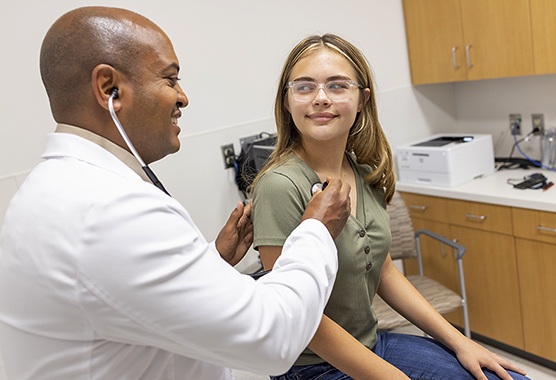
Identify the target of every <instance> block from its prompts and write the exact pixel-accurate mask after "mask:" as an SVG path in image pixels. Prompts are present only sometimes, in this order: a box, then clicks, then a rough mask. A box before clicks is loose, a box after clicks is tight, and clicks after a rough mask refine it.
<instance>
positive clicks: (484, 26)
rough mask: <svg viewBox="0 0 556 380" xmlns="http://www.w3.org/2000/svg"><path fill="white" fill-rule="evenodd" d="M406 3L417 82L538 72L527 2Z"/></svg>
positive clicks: (459, 0)
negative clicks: (535, 66) (535, 64)
mask: <svg viewBox="0 0 556 380" xmlns="http://www.w3.org/2000/svg"><path fill="white" fill-rule="evenodd" d="M533 1H535V0H533ZM539 1H540V0H539ZM547 1H549V0H547ZM403 6H404V15H405V24H406V35H407V43H408V51H409V57H410V65H411V75H412V82H413V84H423V83H440V82H454V81H462V80H475V79H487V78H501V77H509V76H520V75H532V74H534V73H535V71H534V66H533V47H532V41H531V38H532V37H531V18H530V14H531V13H530V6H529V0H403Z"/></svg>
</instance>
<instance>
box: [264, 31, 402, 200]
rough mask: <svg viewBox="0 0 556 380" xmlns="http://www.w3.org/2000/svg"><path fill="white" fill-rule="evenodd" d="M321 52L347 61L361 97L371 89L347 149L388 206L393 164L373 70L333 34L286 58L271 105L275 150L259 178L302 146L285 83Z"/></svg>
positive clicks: (314, 38)
mask: <svg viewBox="0 0 556 380" xmlns="http://www.w3.org/2000/svg"><path fill="white" fill-rule="evenodd" d="M321 49H330V50H332V51H334V52H335V53H337V54H340V55H341V56H343V57H344V58H345V59H346V60H348V61H349V63H350V64H351V66H352V67H353V69H354V70H355V73H356V76H357V77H356V78H353V79H354V80H355V81H356V82H357V83H358V84H359V85H360V86H361V87H362V88H361V89H360V91H361V96H363V90H364V89H365V88H368V89H369V90H370V98H369V100H368V101H367V103H366V104H365V105H364V106H363V108H362V109H361V112H359V114H358V115H357V117H356V119H355V122H354V124H353V126H352V127H351V129H350V135H349V137H348V141H347V145H346V150H348V151H353V152H354V153H355V155H356V157H357V161H358V162H359V163H360V164H366V165H369V166H370V167H371V168H372V169H373V172H372V173H371V174H369V175H368V176H366V177H365V181H366V182H368V183H369V184H370V185H372V186H374V187H377V188H384V190H385V201H386V202H387V203H390V200H391V199H392V197H393V195H394V190H395V173H394V165H393V159H392V151H391V148H390V144H389V143H388V140H387V139H386V135H385V134H384V131H383V130H382V126H381V125H380V122H379V120H378V110H377V107H376V98H375V84H374V79H373V75H372V71H371V68H370V65H369V63H368V61H367V59H366V58H365V56H364V55H363V53H361V51H360V50H359V49H357V48H356V47H355V46H354V45H353V44H351V43H350V42H348V41H346V40H345V39H343V38H342V37H339V36H337V35H334V34H324V35H322V36H319V35H313V36H310V37H307V38H305V39H304V40H302V41H301V42H299V43H298V44H297V45H296V46H295V47H294V48H293V49H292V51H291V52H290V54H289V56H288V58H287V59H286V62H285V64H284V67H283V69H282V73H281V75H280V80H279V82H278V91H277V94H276V100H275V103H274V116H275V119H276V128H277V131H278V141H277V144H276V150H275V151H274V154H273V156H272V157H271V159H270V161H269V164H268V165H267V166H266V167H265V168H264V169H263V172H262V173H260V174H261V175H262V174H263V173H264V172H265V171H266V170H268V169H269V168H271V167H273V166H276V165H278V164H279V163H280V162H282V161H284V160H285V159H286V158H287V156H289V155H290V154H291V153H293V151H294V150H295V149H296V148H297V147H298V146H299V145H300V144H301V136H300V135H299V132H298V130H297V128H296V126H295V124H294V122H293V118H292V115H291V114H290V112H289V111H288V110H287V107H286V105H287V100H288V98H287V97H288V88H289V87H288V82H289V81H290V76H291V72H292V70H293V68H294V66H295V65H296V64H297V63H298V62H299V61H300V60H301V59H302V58H304V57H306V56H308V55H310V54H311V53H314V52H315V51H317V50H321ZM265 169H266V170H265ZM256 180H257V179H256ZM256 180H255V183H254V184H255V185H256Z"/></svg>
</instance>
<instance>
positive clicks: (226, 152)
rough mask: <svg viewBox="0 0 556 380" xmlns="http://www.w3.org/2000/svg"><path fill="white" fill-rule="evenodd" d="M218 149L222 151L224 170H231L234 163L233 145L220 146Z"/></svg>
mask: <svg viewBox="0 0 556 380" xmlns="http://www.w3.org/2000/svg"><path fill="white" fill-rule="evenodd" d="M220 149H221V150H222V157H224V169H228V168H233V167H234V166H235V165H234V164H235V162H236V159H235V156H236V153H235V152H234V144H228V145H222V146H221V147H220Z"/></svg>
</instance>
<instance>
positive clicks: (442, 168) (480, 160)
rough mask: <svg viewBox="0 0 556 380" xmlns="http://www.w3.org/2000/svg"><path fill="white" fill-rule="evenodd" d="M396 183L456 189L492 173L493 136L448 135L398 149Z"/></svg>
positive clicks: (430, 138) (433, 137)
mask: <svg viewBox="0 0 556 380" xmlns="http://www.w3.org/2000/svg"><path fill="white" fill-rule="evenodd" d="M397 157H398V169H399V173H398V174H399V180H400V181H401V182H410V183H418V184H423V185H433V186H448V187H451V186H458V185H461V184H462V183H465V182H468V181H471V180H472V179H474V178H477V177H480V176H483V175H487V174H490V173H492V172H494V151H493V147H492V136H491V135H486V134H477V135H465V134H454V133H447V134H442V135H434V136H430V137H427V138H425V139H422V140H418V141H415V142H412V143H410V144H405V145H401V146H398V147H397Z"/></svg>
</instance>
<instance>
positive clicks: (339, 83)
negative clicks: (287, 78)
mask: <svg viewBox="0 0 556 380" xmlns="http://www.w3.org/2000/svg"><path fill="white" fill-rule="evenodd" d="M288 87H289V88H290V89H291V92H292V96H293V98H294V99H295V100H297V101H298V102H312V101H313V100H314V99H315V97H316V96H317V93H318V92H319V90H320V89H321V88H322V89H323V90H324V92H325V93H326V96H328V98H329V99H330V100H332V101H335V102H338V101H342V100H347V99H349V98H350V96H351V92H352V91H353V88H354V87H357V88H362V86H361V85H359V84H358V83H357V82H355V81H352V80H333V81H330V82H327V83H325V84H322V83H320V84H317V83H315V82H311V81H293V82H289V83H288Z"/></svg>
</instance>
